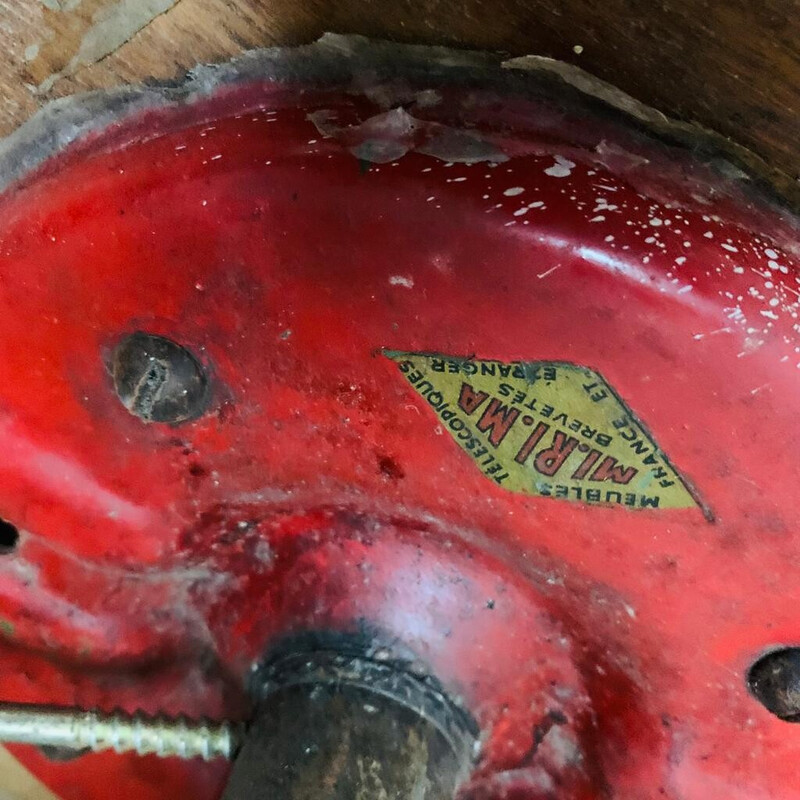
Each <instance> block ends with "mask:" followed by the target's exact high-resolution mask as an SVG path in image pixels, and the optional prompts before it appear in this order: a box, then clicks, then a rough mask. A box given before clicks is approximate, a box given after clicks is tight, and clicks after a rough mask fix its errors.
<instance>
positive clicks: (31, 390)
mask: <svg viewBox="0 0 800 800" xmlns="http://www.w3.org/2000/svg"><path fill="white" fill-rule="evenodd" d="M537 102H539V101H535V100H530V99H527V100H526V99H521V98H517V99H514V98H507V99H506V100H505V101H504V102H503V103H502V104H498V102H497V98H496V97H493V96H491V95H490V93H488V92H485V93H480V92H477V93H472V92H469V91H468V90H467V89H458V88H453V89H449V90H448V91H445V92H443V96H442V98H441V101H440V102H439V103H438V104H434V105H431V104H430V103H426V104H424V105H420V106H419V107H410V108H409V109H408V110H409V113H410V114H412V115H413V116H414V117H416V118H417V119H425V120H433V121H436V122H438V123H442V124H447V125H450V126H452V127H454V128H463V127H465V126H475V127H476V128H477V129H478V130H479V131H480V132H481V134H482V135H485V137H486V139H487V141H490V142H491V143H493V145H494V146H496V147H497V148H498V149H499V150H502V151H503V152H506V153H508V154H509V155H510V158H509V159H508V160H507V161H503V162H502V163H496V162H491V161H484V162H480V163H475V164H463V163H451V162H448V161H445V160H443V159H441V158H436V157H433V156H430V155H424V154H422V153H421V152H418V151H414V150H413V148H412V146H416V145H417V144H418V143H419V137H420V136H421V135H422V134H420V133H419V132H417V133H415V134H413V136H412V137H411V138H412V139H413V141H410V140H409V148H412V149H410V150H409V152H407V153H406V154H405V155H402V157H398V158H397V160H396V161H393V162H389V163H383V164H375V163H368V162H364V161H363V160H359V159H358V158H356V157H355V156H354V155H353V154H352V153H351V152H349V151H348V146H351V145H352V142H353V141H357V140H358V133H357V131H356V132H354V131H353V130H352V129H351V130H350V131H349V132H348V133H347V134H346V135H344V136H343V135H339V134H334V135H323V134H321V133H320V132H319V131H318V129H317V127H316V126H315V125H314V124H313V123H312V122H311V121H309V119H308V118H307V115H308V114H309V112H313V111H318V110H320V109H324V110H326V111H327V112H328V114H327V117H330V118H333V119H335V120H338V122H337V125H338V126H339V127H341V128H346V127H347V126H348V125H349V126H352V125H355V124H357V123H358V122H361V121H364V120H367V119H368V118H370V117H371V116H374V115H376V114H378V113H381V112H382V111H383V109H379V108H378V107H376V106H374V105H372V103H371V101H369V100H367V99H364V98H362V97H358V96H355V95H353V94H348V93H344V92H341V93H340V92H338V91H336V90H334V89H330V90H325V91H322V90H321V91H317V92H311V93H305V94H300V93H299V92H297V91H295V90H294V89H292V87H288V88H287V87H280V86H276V85H274V84H270V85H258V84H252V85H245V86H241V87H238V88H237V89H234V90H226V91H225V92H224V93H220V95H219V96H217V97H211V98H207V99H204V100H202V101H197V102H196V103H195V104H194V105H192V106H190V107H188V108H180V109H175V108H162V109H160V110H158V111H154V112H151V113H150V114H149V115H146V116H139V117H134V118H132V119H129V120H127V121H124V122H123V123H121V127H120V126H117V127H116V128H114V129H113V130H112V131H111V132H110V133H108V134H106V135H100V136H96V137H95V138H94V139H92V140H91V141H90V142H89V143H88V144H85V143H84V144H82V145H80V146H78V147H76V148H73V149H72V150H71V151H68V152H67V153H66V154H63V155H62V156H60V157H59V158H57V159H55V160H54V161H53V162H51V163H50V164H48V165H46V167H45V168H44V170H43V171H41V172H40V173H39V174H38V175H36V176H34V177H32V178H30V179H28V180H27V181H26V182H25V183H23V184H21V185H19V186H17V187H14V188H13V189H11V190H9V191H7V192H6V193H5V195H4V196H3V197H2V198H1V199H0V451H1V452H2V454H3V457H2V459H0V515H1V516H2V517H3V518H5V519H8V520H10V521H12V522H13V523H14V524H16V525H17V526H19V528H20V529H21V530H22V531H23V536H22V541H21V545H20V547H19V549H18V550H17V552H16V553H14V554H11V555H6V556H2V557H0V616H1V617H2V620H3V624H2V632H3V636H4V638H5V644H4V645H3V649H2V652H0V664H2V669H1V670H0V699H5V700H30V701H47V702H58V703H70V704H71V703H77V704H81V705H86V706H91V705H99V706H101V707H113V706H115V705H121V706H124V707H126V708H129V709H133V708H137V707H142V708H144V709H146V710H148V711H157V710H165V711H168V712H172V713H177V712H183V713H187V714H190V715H199V714H207V715H210V716H217V717H219V716H223V715H230V716H238V715H242V714H244V713H246V703H245V700H244V690H243V685H244V678H245V676H246V675H247V672H248V669H249V666H250V664H251V663H252V661H253V660H255V659H257V658H258V657H259V656H260V654H261V653H263V652H264V650H265V648H266V647H267V646H268V645H269V643H270V642H271V641H273V640H274V639H275V637H278V636H280V635H282V634H283V633H285V632H287V631H294V630H302V629H306V628H314V627H334V628H340V629H351V628H353V627H355V626H358V625H360V624H368V625H370V626H374V627H375V628H376V629H378V630H381V631H383V632H385V633H386V634H387V635H389V636H393V637H397V638H398V639H400V640H401V641H403V642H404V643H406V644H407V645H408V646H409V647H410V648H411V649H412V650H413V651H414V652H416V654H417V655H418V657H419V658H420V659H421V660H422V661H424V662H425V663H426V664H428V665H429V666H430V667H431V669H433V670H434V671H435V672H436V673H437V674H438V675H439V677H440V678H441V679H442V681H443V682H444V683H445V684H446V685H447V686H448V687H450V688H451V690H452V691H453V692H454V693H455V694H458V695H459V696H460V697H462V698H463V699H464V702H465V703H466V704H467V705H468V706H469V707H470V708H471V710H472V711H473V713H474V714H475V715H476V717H477V718H478V720H479V722H480V723H481V725H482V727H483V730H484V733H485V737H486V745H485V750H484V757H483V759H482V761H481V762H480V764H479V768H478V772H479V778H478V779H476V782H475V783H474V785H473V787H472V792H473V796H475V797H486V798H494V797H498V798H499V797H509V798H520V799H524V798H529V799H533V798H539V797H542V798H544V797H550V796H552V795H551V792H553V791H556V790H558V791H560V792H561V793H560V794H559V795H558V796H559V797H572V798H579V797H581V798H583V797H585V798H589V797H608V796H614V797H620V798H626V800H636V799H639V798H656V797H666V798H674V799H675V800H678V798H680V800H689V799H692V800H694V799H695V798H696V799H697V800H701V799H702V800H706V799H707V798H726V800H739V799H740V800H759V799H760V798H782V799H784V798H785V799H786V800H789V799H790V798H798V797H800V784H798V781H797V772H796V764H797V754H798V750H799V749H800V727H798V726H793V725H791V724H789V723H786V722H782V721H780V720H778V719H776V718H774V717H772V716H771V715H770V714H769V713H768V712H767V711H765V710H764V709H763V708H762V707H761V706H760V705H759V704H758V702H756V701H755V700H754V699H753V698H752V697H750V695H749V694H748V691H747V688H746V684H745V679H744V675H745V672H746V669H747V667H748V666H749V664H750V663H751V662H752V661H753V660H754V659H755V658H756V657H757V656H758V655H759V654H760V653H762V652H764V651H765V650H767V649H769V648H771V647H774V646H778V645H787V644H788V645H791V644H796V643H798V641H799V640H800V619H799V618H798V615H797V607H798V602H799V601H800V588H798V583H797V581H796V579H795V564H796V563H797V559H798V556H799V555H800V533H798V530H797V522H798V514H797V509H798V503H797V499H796V498H797V495H796V487H797V480H798V460H797V456H796V453H797V447H798V437H797V431H798V426H797V421H796V410H795V405H796V398H797V388H798V387H797V382H798V376H799V375H800V372H799V371H798V366H800V356H799V355H798V352H797V350H798V349H800V348H798V344H800V338H799V337H798V336H797V334H796V326H797V311H798V304H797V301H798V295H797V292H798V290H800V285H799V282H798V277H797V264H796V262H794V261H793V260H792V258H791V256H790V255H789V253H788V252H787V249H786V248H782V247H781V246H780V244H781V242H783V243H784V244H786V243H787V235H786V230H785V228H784V227H782V226H781V225H779V224H778V223H777V221H776V223H775V228H774V230H773V229H771V228H770V224H771V223H770V219H771V217H770V212H769V210H768V209H766V207H765V206H762V205H759V204H758V203H757V202H756V201H753V200H752V199H748V198H746V197H744V195H737V192H736V191H731V192H729V191H727V189H726V191H724V192H723V191H721V190H719V187H718V186H716V185H715V183H714V181H715V180H716V179H715V178H713V176H712V175H711V173H710V172H709V171H708V170H707V169H706V168H705V167H704V166H703V165H698V164H695V163H694V162H692V161H691V159H690V157H689V156H688V155H685V154H683V153H680V152H678V151H675V150H671V149H669V148H667V147H665V146H662V145H659V144H657V143H654V142H648V141H647V140H645V139H644V138H642V137H640V136H639V135H638V134H633V133H631V132H629V131H625V130H624V128H623V127H621V126H620V125H619V124H617V123H616V122H614V121H612V120H607V119H602V118H599V117H598V118H595V117H593V116H591V113H590V112H588V111H587V112H586V116H585V117H581V116H576V115H574V114H573V115H571V116H570V115H564V116H562V117H559V116H558V115H553V112H552V108H553V106H552V104H551V105H550V106H547V109H549V111H548V110H547V109H545V110H544V111H543V110H542V109H541V108H539V106H537ZM548 114H549V115H550V116H548ZM378 135H379V136H380V135H382V134H380V126H379V134H378ZM386 135H387V136H388V137H389V138H390V139H391V138H392V137H393V136H394V138H395V139H396V138H397V137H396V136H395V135H394V134H391V135H390V134H386ZM348 137H349V138H348ZM403 141H405V140H403ZM632 154H633V155H632ZM719 181H720V185H721V183H722V182H723V179H722V178H720V179H719ZM509 190H513V191H509ZM520 190H521V191H520ZM523 209H525V210H523ZM765 209H766V210H765ZM134 330H145V331H149V332H153V333H157V334H161V335H165V336H168V337H170V338H172V339H174V340H176V341H178V342H180V343H182V344H183V345H185V346H186V347H188V348H190V349H191V350H192V351H193V352H195V353H196V354H198V356H199V358H200V360H201V361H202V362H203V363H204V364H205V365H207V368H208V370H209V372H210V374H211V375H212V377H213V385H214V399H213V404H212V408H211V411H210V412H209V413H208V414H207V415H205V416H204V417H202V418H201V419H199V420H197V421H195V422H193V423H190V424H186V425H183V426H179V427H170V426H166V425H158V424H152V425H146V424H144V423H142V422H141V421H140V420H139V419H137V418H136V417H134V416H132V415H131V414H129V413H128V412H127V411H126V410H125V408H123V406H122V405H121V403H120V402H119V401H118V399H117V398H116V396H115V394H114V392H113V388H112V386H111V381H110V378H109V375H108V372H107V369H106V366H105V363H106V359H107V355H108V352H109V350H110V348H111V347H113V345H114V343H115V341H116V340H118V339H119V337H120V336H121V335H123V334H125V333H128V332H131V331H134ZM382 348H390V349H393V350H402V351H425V352H438V353H445V354H449V355H475V356H476V357H479V358H488V359H498V360H502V361H513V360H531V361H540V360H555V361H569V362H573V363H577V364H581V365H586V366H588V367H591V368H592V369H595V370H597V371H599V372H600V373H601V374H602V375H603V376H604V377H605V378H606V380H607V381H608V382H609V384H610V385H611V386H613V387H614V389H615V390H616V391H617V392H618V393H619V394H620V395H621V397H622V398H624V400H625V401H626V403H627V404H628V405H629V406H630V408H631V409H633V411H634V412H635V413H636V414H637V415H638V416H639V417H640V418H641V419H642V420H643V422H644V423H645V424H646V425H647V426H648V428H649V429H650V431H651V432H652V434H653V437H654V439H655V440H656V441H657V442H658V444H659V445H660V446H661V447H662V448H663V449H664V450H665V452H666V453H667V454H668V455H669V456H670V458H671V459H672V461H673V463H674V464H675V465H676V467H677V469H678V470H679V471H680V472H681V474H683V475H685V476H686V477H687V479H688V480H689V481H691V482H692V484H693V485H694V486H695V487H696V488H697V490H698V492H699V494H700V496H701V497H702V498H703V501H704V502H705V503H706V504H707V505H708V506H709V508H710V509H711V510H712V511H713V515H714V520H713V522H709V521H708V520H707V519H706V518H704V516H703V514H702V512H701V511H700V510H699V509H683V510H670V509H661V510H656V511H652V510H647V511H641V510H640V511H635V512H634V511H630V510H628V509H625V508H611V507H608V508H606V507H589V506H585V505H582V504H578V503H567V502H560V501H556V500H552V499H544V498H535V497H530V496H524V495H519V494H514V493H511V492H508V491H506V490H504V489H503V488H502V487H499V486H497V485H494V484H493V483H492V482H491V481H490V480H487V478H486V477H484V476H483V475H482V474H481V473H480V471H479V470H478V469H477V468H476V467H475V466H474V464H473V462H472V461H471V460H470V458H469V456H468V455H467V454H465V453H464V452H462V451H461V450H460V449H459V448H458V447H457V446H456V444H455V443H454V442H453V440H452V438H451V437H450V436H448V435H447V434H446V433H443V432H442V430H441V429H440V428H439V422H438V420H437V419H436V416H435V414H434V413H433V412H432V411H431V409H430V407H429V406H428V405H427V403H426V402H425V401H424V400H423V399H422V398H421V397H419V395H417V394H416V393H415V392H414V391H413V390H412V388H411V387H410V386H409V385H408V383H407V382H406V381H405V380H404V379H403V377H402V375H401V374H400V372H399V371H398V368H397V365H396V364H394V363H393V362H392V361H390V360H389V359H388V358H386V357H384V356H382V355H381V352H380V351H381V349H382ZM558 689H560V690H561V691H556V690H558ZM565 698H566V699H565ZM554 704H556V705H558V707H559V708H565V709H567V710H568V711H569V713H570V714H571V715H572V716H571V718H570V723H571V724H570V725H569V726H566V731H565V732H564V735H563V736H562V738H561V739H559V740H558V741H552V742H550V744H545V746H543V748H542V749H541V752H540V753H537V754H535V756H534V757H531V755H530V752H531V744H532V736H533V726H534V725H535V724H536V723H537V721H539V720H540V719H541V717H542V715H543V714H544V713H546V712H547V711H549V710H552V708H553V707H554ZM565 743H566V744H565ZM567 745H568V746H567ZM548 748H549V749H548ZM14 752H15V755H17V757H18V758H20V760H22V761H23V762H24V763H25V764H26V765H27V766H28V767H29V768H30V769H32V770H33V771H34V772H35V773H36V774H37V775H38V776H40V777H41V779H42V780H43V781H44V782H46V783H47V784H48V785H49V786H50V787H51V788H52V789H53V790H54V791H55V792H56V793H57V794H59V795H60V796H62V797H63V798H69V799H72V798H75V799H77V798H82V800H100V798H105V797H107V793H108V790H109V786H110V785H112V784H113V786H114V792H115V794H117V795H120V796H125V797H127V796H136V797H137V798H139V800H156V799H157V798H163V797H171V798H192V799H193V800H213V798H215V797H217V796H218V795H219V792H220V787H221V785H222V783H223V781H224V777H225V771H226V766H225V765H224V764H219V763H215V764H210V765H203V764H200V763H189V764H182V763H179V762H172V761H165V762H157V761H156V760H154V759H150V758H148V759H144V760H142V759H138V758H136V757H133V756H132V757H119V756H115V755H96V756H88V757H85V758H82V759H78V760H75V761H72V762H68V763H54V762H50V761H47V760H46V759H45V758H44V757H43V756H41V755H39V754H38V753H37V752H35V751H33V750H31V749H27V748H16V749H15V750H14ZM559 759H560V760H559Z"/></svg>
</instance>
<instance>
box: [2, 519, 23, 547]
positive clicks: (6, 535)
mask: <svg viewBox="0 0 800 800" xmlns="http://www.w3.org/2000/svg"><path fill="white" fill-rule="evenodd" d="M18 544H19V531H18V530H17V528H16V526H14V525H12V524H11V523H10V522H6V521H5V520H4V519H0V555H8V554H9V553H13V552H14V551H15V550H16V549H17V545H18Z"/></svg>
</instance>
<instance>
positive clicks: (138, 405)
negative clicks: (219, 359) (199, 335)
mask: <svg viewBox="0 0 800 800" xmlns="http://www.w3.org/2000/svg"><path fill="white" fill-rule="evenodd" d="M109 369H110V372H111V377H112V378H113V380H114V389H115V391H116V393H117V397H119V399H120V401H121V402H122V405H124V406H125V408H127V409H128V411H130V412H131V414H133V415H135V416H137V417H139V419H141V420H143V421H144V422H167V423H170V424H172V425H178V424H180V423H181V422H187V421H189V420H192V419H196V418H197V417H199V416H201V415H202V414H203V412H204V411H205V410H206V408H207V407H208V400H209V386H208V379H207V377H206V372H205V369H204V368H203V366H202V365H201V364H200V362H199V361H198V360H197V358H195V356H194V355H192V353H190V352H189V351H188V350H187V349H186V348H185V347H182V346H181V345H179V344H177V343H176V342H173V341H172V340H170V339H166V338H164V337H163V336H155V335H153V334H151V333H143V332H141V331H139V332H137V333H132V334H130V335H129V336H126V337H125V338H124V339H122V340H121V341H120V342H119V343H118V344H117V346H116V347H115V348H114V352H113V353H112V355H111V362H110V365H109Z"/></svg>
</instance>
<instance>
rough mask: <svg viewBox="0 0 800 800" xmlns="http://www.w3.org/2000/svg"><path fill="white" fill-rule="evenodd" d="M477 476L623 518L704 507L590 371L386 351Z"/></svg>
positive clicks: (550, 363)
mask: <svg viewBox="0 0 800 800" xmlns="http://www.w3.org/2000/svg"><path fill="white" fill-rule="evenodd" d="M384 354H385V355H386V356H387V357H389V358H390V359H392V360H393V361H395V362H396V363H397V365H398V367H399V368H400V372H401V373H402V375H403V377H404V378H405V379H406V380H407V381H408V382H409V384H410V385H411V386H412V387H413V388H414V390H415V391H416V392H417V394H418V395H419V396H420V397H421V398H422V399H423V400H424V401H425V403H426V404H427V405H428V406H429V407H430V409H431V410H432V411H433V412H434V413H435V414H436V415H437V416H438V418H439V420H440V422H441V424H442V427H443V428H444V429H445V430H446V431H447V432H448V433H449V434H450V436H452V438H453V439H454V440H455V442H456V443H457V444H458V446H459V447H460V448H461V449H462V450H464V452H466V453H467V455H469V456H470V458H471V459H472V460H473V461H474V463H475V465H476V466H477V467H478V468H479V469H480V470H481V472H482V473H483V474H484V475H485V476H486V477H487V478H489V479H490V480H491V481H493V482H494V483H496V484H498V485H499V486H502V487H503V488H504V489H508V490H509V491H512V492H521V493H523V494H530V495H535V496H537V497H553V498H559V499H561V500H568V501H572V502H577V503H589V504H594V505H615V506H622V507H625V508H629V509H663V508H691V507H693V506H699V507H702V506H701V504H700V503H699V502H698V500H697V499H696V497H695V495H694V494H693V492H692V491H691V490H690V488H689V486H688V484H687V483H686V481H685V480H684V479H683V478H682V477H681V476H680V475H679V474H678V472H677V470H676V469H675V467H673V466H672V464H671V463H670V461H669V459H668V458H667V456H666V455H665V454H664V452H663V451H662V450H661V449H660V448H659V447H658V445H657V444H656V443H655V441H654V440H653V437H652V436H651V435H650V433H649V432H648V431H647V429H646V428H645V427H644V426H643V425H642V423H641V422H640V421H639V420H638V419H637V418H636V416H635V415H634V414H633V412H632V411H631V410H630V409H629V408H628V407H627V406H626V405H625V403H624V402H623V401H622V399H621V398H620V397H619V396H618V395H617V393H616V392H615V391H614V390H613V389H612V388H611V387H610V386H609V385H608V383H607V382H606V381H605V380H604V379H603V377H602V376H601V375H600V374H599V373H597V372H595V371H594V370H591V369H588V368H586V367H580V366H575V365H573V364H565V363H560V362H553V361H530V362H521V361H520V362H512V363H505V362H501V361H489V360H482V359H475V358H454V357H447V356H442V355H435V354H430V353H403V352H396V351H388V350H387V351H384Z"/></svg>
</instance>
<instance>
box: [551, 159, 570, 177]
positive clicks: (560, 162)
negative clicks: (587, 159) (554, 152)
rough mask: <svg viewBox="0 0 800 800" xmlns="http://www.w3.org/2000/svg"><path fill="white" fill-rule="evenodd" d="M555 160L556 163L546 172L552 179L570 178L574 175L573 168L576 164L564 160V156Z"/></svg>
mask: <svg viewBox="0 0 800 800" xmlns="http://www.w3.org/2000/svg"><path fill="white" fill-rule="evenodd" d="M555 159H556V163H555V164H553V166H552V167H548V168H547V169H546V170H545V171H544V172H545V175H549V176H550V177H551V178H567V177H569V176H570V175H571V174H572V168H573V167H574V166H575V162H573V161H570V160H569V159H568V158H564V156H556V157H555Z"/></svg>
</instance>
